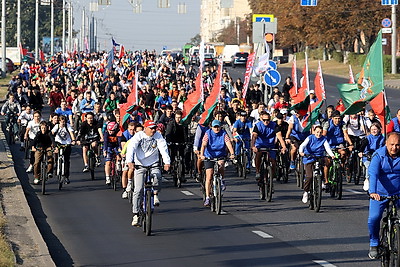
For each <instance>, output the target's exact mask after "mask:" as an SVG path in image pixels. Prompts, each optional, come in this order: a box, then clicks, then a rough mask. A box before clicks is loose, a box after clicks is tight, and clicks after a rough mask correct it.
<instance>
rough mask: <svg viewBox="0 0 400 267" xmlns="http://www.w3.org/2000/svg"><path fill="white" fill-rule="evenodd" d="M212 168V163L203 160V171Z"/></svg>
mask: <svg viewBox="0 0 400 267" xmlns="http://www.w3.org/2000/svg"><path fill="white" fill-rule="evenodd" d="M224 162H225V161H224ZM213 168H214V161H211V160H208V159H205V160H204V169H206V170H207V169H213Z"/></svg>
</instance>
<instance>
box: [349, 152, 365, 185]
mask: <svg viewBox="0 0 400 267" xmlns="http://www.w3.org/2000/svg"><path fill="white" fill-rule="evenodd" d="M359 152H360V151H358V149H357V145H356V146H354V149H353V150H352V151H351V152H350V156H349V157H348V159H347V163H348V164H347V166H348V169H347V171H346V172H347V173H346V180H347V183H351V181H352V180H353V181H354V184H355V185H358V184H359V183H360V178H361V177H362V175H363V163H362V160H361V158H360V157H359V156H358V153H359Z"/></svg>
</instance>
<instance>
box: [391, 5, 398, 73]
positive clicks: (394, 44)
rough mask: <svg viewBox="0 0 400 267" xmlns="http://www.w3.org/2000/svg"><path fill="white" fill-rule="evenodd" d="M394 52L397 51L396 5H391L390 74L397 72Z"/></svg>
mask: <svg viewBox="0 0 400 267" xmlns="http://www.w3.org/2000/svg"><path fill="white" fill-rule="evenodd" d="M396 52H397V31H396V5H392V74H396V73H397V63H396Z"/></svg>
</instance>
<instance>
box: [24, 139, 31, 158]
mask: <svg viewBox="0 0 400 267" xmlns="http://www.w3.org/2000/svg"><path fill="white" fill-rule="evenodd" d="M24 148H25V149H24V158H25V159H28V158H29V152H30V149H29V141H28V140H24Z"/></svg>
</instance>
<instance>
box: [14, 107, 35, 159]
mask: <svg viewBox="0 0 400 267" xmlns="http://www.w3.org/2000/svg"><path fill="white" fill-rule="evenodd" d="M31 120H33V113H32V108H31V107H30V106H29V105H28V106H26V107H25V109H24V110H23V111H22V112H21V114H19V116H18V119H17V122H18V125H19V127H20V128H19V137H20V140H21V151H23V150H24V149H25V147H24V141H23V140H24V135H25V132H26V126H27V125H28V123H29V122H30V121H31Z"/></svg>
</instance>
